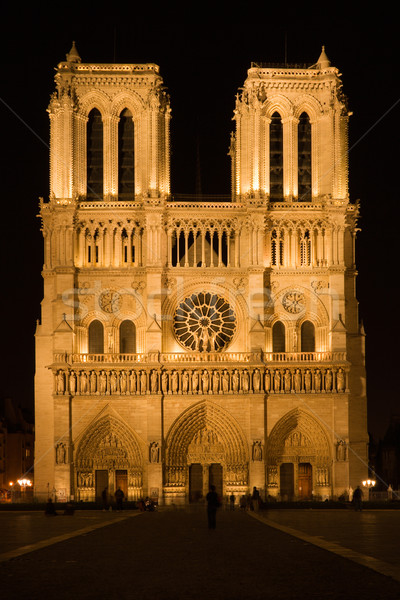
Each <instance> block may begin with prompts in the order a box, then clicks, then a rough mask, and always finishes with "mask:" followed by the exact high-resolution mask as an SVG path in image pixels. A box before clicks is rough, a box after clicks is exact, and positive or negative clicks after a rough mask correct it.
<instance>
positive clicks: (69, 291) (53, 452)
mask: <svg viewBox="0 0 400 600" xmlns="http://www.w3.org/2000/svg"><path fill="white" fill-rule="evenodd" d="M159 71H160V70H159V67H158V66H157V65H155V64H150V63H149V64H87V63H83V62H82V61H81V58H80V56H79V53H78V50H77V48H76V46H75V43H73V46H72V48H71V50H70V52H69V53H68V54H67V55H66V60H65V61H63V62H60V63H59V64H58V66H57V68H56V75H55V91H54V93H53V95H52V96H51V100H50V104H49V107H48V113H49V117H50V197H49V200H48V201H44V200H41V202H40V216H41V219H42V231H43V236H44V246H45V253H44V265H43V272H42V275H43V280H44V298H43V302H42V318H41V322H40V324H38V327H37V331H36V376H35V388H36V389H35V412H36V440H37V441H36V465H35V485H36V493H37V495H38V496H39V497H40V496H44V495H45V494H47V493H49V492H51V490H53V489H57V490H61V492H58V493H59V494H60V497H64V496H65V497H69V496H70V494H71V493H73V490H74V486H76V484H77V482H76V473H75V482H74V480H73V477H74V476H72V479H71V463H72V461H73V460H74V458H73V457H74V452H75V451H76V448H74V445H73V443H72V437H71V436H72V430H73V429H74V427H77V430H78V431H79V426H77V425H76V424H74V422H73V413H74V411H73V401H72V398H73V397H74V396H75V395H76V394H85V393H87V391H88V388H86V385H85V377H86V374H85V375H84V378H83V385H82V381H80V378H79V375H80V370H79V368H78V366H76V368H75V369H73V368H72V369H71V362H70V361H71V360H72V359H71V357H72V356H73V355H74V354H75V355H77V356H78V355H79V354H80V353H82V352H83V353H84V352H89V351H91V352H97V353H103V352H117V351H119V349H120V348H124V349H125V348H128V349H129V351H130V352H144V351H145V348H146V344H147V347H153V348H154V349H156V350H160V349H161V348H160V344H161V340H160V332H159V329H157V327H154V329H155V331H154V332H153V333H149V334H148V336H147V339H146V340H145V333H144V332H145V331H146V330H147V328H149V327H150V328H151V326H152V323H153V321H154V320H153V318H152V317H149V322H148V323H147V312H146V311H145V310H144V308H143V306H142V304H141V291H142V290H143V289H144V288H146V287H147V288H149V289H151V290H152V292H153V294H154V298H155V299H154V302H153V306H152V307H151V308H152V313H151V314H154V313H155V312H157V313H159V312H160V310H159V306H158V304H159V302H160V297H161V292H160V290H161V269H160V261H161V258H160V253H161V232H160V227H161V221H162V218H161V212H162V206H163V204H164V203H165V200H166V198H168V196H169V194H170V139H169V132H170V104H169V97H168V95H167V93H166V90H165V88H164V85H163V80H162V78H161V76H160V72H159ZM147 264H151V265H152V266H153V269H152V270H151V272H149V273H143V267H144V265H147ZM132 268H133V269H134V271H132ZM121 290H124V291H125V292H124V293H123V292H121ZM126 290H128V291H127V292H126ZM121 303H122V304H121ZM117 305H118V307H119V308H120V313H121V324H119V325H121V327H122V329H121V327H119V328H117V329H116V328H115V327H113V324H112V318H113V317H114V315H115V310H116V307H117ZM146 310H147V307H146ZM135 311H136V312H135ZM133 312H135V314H136V315H137V316H138V321H139V322H140V326H139V328H138V322H136V323H135V324H133V322H132V321H131V320H130V319H129V318H126V319H123V314H125V316H126V314H128V317H129V316H130V314H131V313H133ZM139 313H141V314H139ZM122 321H126V322H125V324H124V325H123V326H122ZM77 365H79V359H78V363H77ZM93 377H95V378H96V380H97V379H98V380H99V381H100V373H99V372H96V373H94V374H93ZM77 381H78V384H77ZM99 381H98V382H97V383H96V386H95V388H93V389H96V393H98V391H99V389H100V387H99V386H100V383H99ZM108 422H110V421H107V423H108ZM60 447H61V448H62V449H63V451H62V452H57V449H59V448H60ZM85 481H86V480H85ZM86 483H87V481H86ZM90 483H93V481H90Z"/></svg>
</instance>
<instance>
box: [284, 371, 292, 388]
mask: <svg viewBox="0 0 400 600" xmlns="http://www.w3.org/2000/svg"><path fill="white" fill-rule="evenodd" d="M284 383H285V392H290V390H291V389H292V375H291V373H290V371H289V369H286V371H285V374H284Z"/></svg>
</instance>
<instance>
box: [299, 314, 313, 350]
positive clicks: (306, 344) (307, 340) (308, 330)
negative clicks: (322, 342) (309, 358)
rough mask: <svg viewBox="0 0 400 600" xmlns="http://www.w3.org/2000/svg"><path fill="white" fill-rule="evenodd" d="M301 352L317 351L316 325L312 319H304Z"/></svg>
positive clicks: (301, 333)
mask: <svg viewBox="0 0 400 600" xmlns="http://www.w3.org/2000/svg"><path fill="white" fill-rule="evenodd" d="M300 338H301V352H315V327H314V325H313V323H311V321H304V323H303V324H302V326H301V332H300Z"/></svg>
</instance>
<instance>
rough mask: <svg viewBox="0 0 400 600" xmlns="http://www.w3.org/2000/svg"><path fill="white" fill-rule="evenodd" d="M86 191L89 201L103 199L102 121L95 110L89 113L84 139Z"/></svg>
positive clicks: (98, 112)
mask: <svg viewBox="0 0 400 600" xmlns="http://www.w3.org/2000/svg"><path fill="white" fill-rule="evenodd" d="M86 164H87V190H86V194H87V197H88V199H89V200H100V199H102V197H103V120H102V118H101V114H100V111H99V110H97V108H93V110H91V111H90V113H89V118H88V123H87V137H86Z"/></svg>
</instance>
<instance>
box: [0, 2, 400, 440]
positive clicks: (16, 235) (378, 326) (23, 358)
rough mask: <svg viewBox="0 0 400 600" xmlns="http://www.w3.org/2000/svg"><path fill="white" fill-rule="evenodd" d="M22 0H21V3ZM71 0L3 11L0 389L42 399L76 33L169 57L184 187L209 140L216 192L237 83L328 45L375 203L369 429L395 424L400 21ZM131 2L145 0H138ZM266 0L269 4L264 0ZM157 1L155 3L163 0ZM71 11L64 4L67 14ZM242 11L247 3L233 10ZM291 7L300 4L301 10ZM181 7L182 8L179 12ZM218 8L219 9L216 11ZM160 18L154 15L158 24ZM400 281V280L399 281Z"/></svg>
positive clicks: (177, 184)
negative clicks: (54, 138) (47, 260)
mask: <svg viewBox="0 0 400 600" xmlns="http://www.w3.org/2000/svg"><path fill="white" fill-rule="evenodd" d="M9 4H10V3H9ZM90 6H91V8H90V9H89V8H86V7H85V5H84V4H81V5H80V8H79V18H78V17H72V16H71V15H72V13H73V12H78V9H76V10H73V7H71V6H70V5H65V6H64V7H63V8H62V9H61V8H58V9H52V11H51V16H49V14H48V11H47V10H44V9H40V8H37V7H35V9H33V8H28V9H24V10H23V21H21V14H17V11H16V9H13V8H7V9H2V33H1V45H2V52H1V59H2V67H1V73H2V76H1V82H0V85H1V93H0V121H1V138H2V161H1V165H2V184H3V190H2V198H1V200H2V212H1V218H2V235H1V269H2V271H1V272H2V294H1V308H2V315H3V318H2V322H3V343H2V357H3V358H2V361H1V369H2V373H1V381H0V397H12V398H15V400H17V401H18V402H20V403H21V404H22V405H23V406H25V407H28V408H30V407H32V408H33V377H34V331H35V324H36V320H37V319H38V318H39V317H40V302H41V299H42V293H43V292H42V278H41V268H42V261H43V257H42V256H43V255H42V252H43V250H42V247H43V244H42V236H41V233H40V220H39V219H38V218H37V214H38V202H39V200H38V199H39V196H43V197H44V198H47V197H48V194H49V183H48V181H49V179H48V178H49V167H48V165H49V162H48V139H49V120H48V115H47V113H46V109H47V106H48V103H49V98H50V94H51V93H52V91H53V89H54V85H53V77H54V68H55V67H56V65H57V64H58V63H59V62H60V61H63V60H65V55H66V53H67V52H68V51H69V50H70V48H71V45H72V40H75V41H76V45H77V48H78V51H79V54H80V56H81V58H82V62H94V63H96V62H126V63H141V62H155V63H157V64H158V65H160V68H161V75H162V77H163V79H164V83H165V85H166V86H167V88H168V91H169V93H170V96H171V106H172V124H171V130H172V131H171V135H172V157H171V169H172V192H175V193H194V192H195V185H196V163H197V161H196V158H197V152H199V164H200V172H201V187H202V192H203V193H206V194H211V193H216V194H224V193H225V194H229V193H230V159H229V157H228V156H227V151H228V146H229V137H230V132H231V131H233V126H234V123H233V122H232V116H233V108H234V102H235V95H236V92H237V90H238V88H239V87H240V86H241V85H243V82H244V80H245V78H246V72H247V69H248V68H249V67H250V63H251V62H252V61H253V62H280V63H282V62H284V61H285V55H286V58H287V62H288V63H310V64H312V63H315V62H316V61H317V59H318V57H319V54H320V52H321V46H322V45H323V44H324V45H325V46H326V52H327V55H328V57H329V59H330V60H331V63H332V65H333V66H336V67H337V68H338V69H339V70H340V71H341V73H342V74H343V76H342V79H343V84H344V92H345V94H346V95H347V96H348V98H349V108H350V110H351V111H353V113H354V115H353V116H352V117H351V119H350V152H349V163H350V198H351V201H352V202H355V201H356V200H357V199H360V201H361V219H360V222H359V226H360V227H361V232H360V233H359V234H358V238H357V267H358V272H359V276H358V280H357V296H358V299H359V302H360V319H362V320H363V322H364V327H365V330H366V334H367V338H366V343H367V391H368V407H369V430H370V432H371V433H372V434H373V435H374V437H375V438H377V437H379V436H382V435H383V434H384V432H385V430H386V428H387V425H388V423H389V418H390V416H391V415H392V414H400V407H398V398H399V392H398V381H399V373H398V371H400V369H399V367H398V366H397V364H398V361H397V362H396V361H395V356H396V351H395V349H396V342H397V339H398V336H399V328H398V310H397V309H396V307H395V306H394V304H393V303H396V298H397V297H398V292H397V287H398V286H397V285H396V280H397V277H396V273H397V271H398V264H397V263H396V260H397V259H398V250H397V238H398V237H399V230H398V227H399V225H398V220H397V217H398V212H399V211H398V196H399V194H398V183H397V178H398V172H399V169H400V167H399V164H398V163H399V143H398V137H399V132H400V127H399V125H400V118H399V117H400V86H399V83H398V79H399V77H398V69H399V51H398V42H397V40H398V32H397V31H396V32H395V23H394V20H393V19H392V17H391V16H390V15H384V14H383V12H384V11H383V9H382V12H380V10H379V9H376V8H374V11H373V12H371V15H370V16H368V17H366V16H365V15H364V16H363V18H362V20H361V19H360V14H359V12H358V11H356V10H355V9H354V10H353V9H346V11H343V12H341V15H340V18H339V16H337V17H336V16H334V17H331V18H329V17H328V15H327V14H322V13H321V12H320V11H318V14H316V13H315V12H313V13H312V14H311V13H310V14H307V11H305V10H304V9H303V10H302V11H301V13H300V12H299V14H295V13H288V12H286V13H285V12H282V13H281V14H272V13H270V12H268V11H267V10H266V9H259V10H258V9H257V3H256V4H251V7H252V14H251V15H250V16H252V17H253V19H252V20H249V19H248V18H247V17H248V16H249V15H246V14H245V13H244V14H243V19H242V20H241V21H240V22H227V21H224V22H223V23H217V22H216V21H213V20H211V19H210V18H207V19H206V18H204V15H201V14H198V15H197V17H198V18H197V17H196V21H195V22H196V25H193V21H192V22H190V21H187V22H179V21H177V20H172V19H173V16H174V15H173V14H171V13H169V14H168V15H166V18H165V20H161V17H162V15H160V14H157V18H158V19H159V20H157V19H156V18H155V15H154V14H151V13H149V14H147V15H144V14H139V13H137V12H136V11H134V9H130V8H125V9H124V10H120V14H121V15H123V16H121V17H120V18H119V19H118V20H116V19H113V18H112V17H108V16H107V15H105V14H104V13H103V12H102V10H101V9H100V8H99V9H98V10H95V9H94V6H95V5H93V4H91V5H90ZM129 6H131V5H129ZM260 6H264V4H262V5H260ZM149 10H150V8H149ZM57 11H58V13H59V14H57ZM229 12H230V13H232V12H233V11H232V10H230V11H229ZM288 14H289V16H288ZM167 16H168V18H167ZM208 17H209V15H208ZM146 23H149V25H146ZM395 288H396V289H395Z"/></svg>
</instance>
